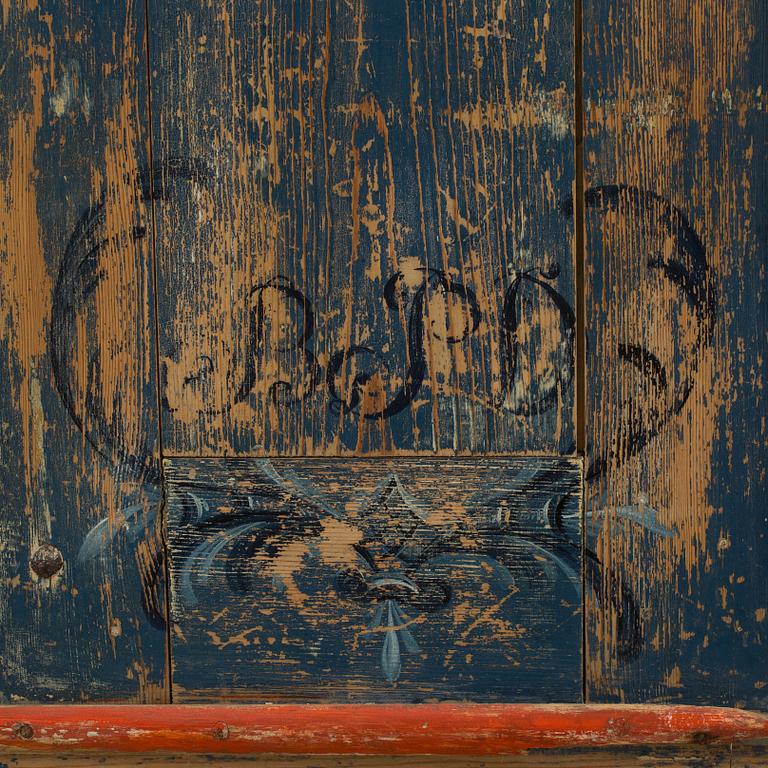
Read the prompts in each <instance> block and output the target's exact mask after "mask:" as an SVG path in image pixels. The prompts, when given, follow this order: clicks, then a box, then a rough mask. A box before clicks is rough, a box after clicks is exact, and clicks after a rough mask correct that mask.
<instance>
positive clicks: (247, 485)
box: [165, 457, 582, 702]
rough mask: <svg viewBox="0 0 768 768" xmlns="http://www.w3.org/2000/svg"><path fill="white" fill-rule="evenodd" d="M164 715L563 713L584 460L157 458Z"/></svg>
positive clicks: (574, 620) (574, 687) (573, 642)
mask: <svg viewBox="0 0 768 768" xmlns="http://www.w3.org/2000/svg"><path fill="white" fill-rule="evenodd" d="M165 471H166V475H167V481H168V494H167V510H168V543H169V551H170V563H171V580H172V617H173V618H172V620H173V627H172V651H173V653H172V656H173V676H174V701H184V700H194V699H216V698H224V699H230V698H241V699H249V700H253V701H284V700H291V701H359V702H377V701H406V702H418V701H427V700H435V699H467V700H472V701H513V700H522V701H577V700H579V699H580V698H581V652H580V651H581V586H582V572H581V563H582V553H581V537H580V529H581V464H580V462H578V461H576V460H567V459H553V458H539V457H531V458H527V459H506V458H504V459H502V458H494V459H491V458H489V459H485V460H464V459H451V460H434V459H430V460H418V459H397V460H384V459H378V460H355V459H352V460H350V459H346V460H322V459H295V460H287V459H251V460H214V459H210V460H205V459H188V460H184V459H169V460H166V462H165Z"/></svg>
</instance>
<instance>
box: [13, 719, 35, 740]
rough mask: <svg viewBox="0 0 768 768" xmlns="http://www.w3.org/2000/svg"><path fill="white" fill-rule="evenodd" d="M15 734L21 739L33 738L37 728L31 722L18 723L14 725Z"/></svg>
mask: <svg viewBox="0 0 768 768" xmlns="http://www.w3.org/2000/svg"><path fill="white" fill-rule="evenodd" d="M13 735H14V736H17V737H18V738H20V739H31V738H32V737H33V736H34V735H35V730H34V728H32V726H31V725H30V724H29V723H16V725H14V726H13Z"/></svg>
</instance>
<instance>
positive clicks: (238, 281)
mask: <svg viewBox="0 0 768 768" xmlns="http://www.w3.org/2000/svg"><path fill="white" fill-rule="evenodd" d="M152 8H153V16H152V33H151V37H152V43H151V50H152V69H153V75H154V83H153V99H154V104H155V109H154V117H153V123H154V136H155V138H156V141H155V144H156V146H155V156H156V157H157V158H158V162H159V163H160V164H161V166H162V169H163V172H162V179H161V181H160V189H161V191H162V194H161V197H162V201H163V202H162V204H159V205H158V210H157V222H158V228H157V233H158V264H159V280H160V289H159V307H160V315H161V322H160V328H161V335H160V351H161V376H162V382H163V395H164V399H165V406H166V409H165V412H164V418H165V423H166V427H167V428H166V429H164V433H165V438H164V440H165V449H166V451H167V452H168V453H169V454H193V455H232V454H254V455H264V454H275V455H278V454H279V455H313V454H321V455H338V454H363V453H397V452H409V451H413V450H419V451H430V452H432V451H435V452H451V453H452V452H465V453H466V452H484V451H491V452H494V451H509V450H515V451H538V452H555V453H562V452H569V451H571V450H572V449H573V445H574V419H573V402H574V398H573V364H574V361H573V336H574V314H573V309H572V307H573V296H574V278H573V272H574V270H573V256H572V242H571V241H572V230H573V227H572V223H571V218H572V217H571V216H570V215H568V214H567V213H566V212H565V211H564V209H563V208H562V207H561V205H560V204H561V202H562V201H563V200H564V199H566V198H567V197H568V196H569V195H570V194H571V192H572V184H573V178H574V173H573V138H572V116H573V66H572V65H573V42H572V41H573V15H572V6H571V3H570V2H560V3H557V4H556V6H554V7H553V5H552V4H551V3H550V2H548V1H546V0H526V1H525V2H511V1H508V0H479V1H478V0H473V1H472V2H470V0H446V1H445V2H442V3H433V2H426V1H422V2H401V3H392V2H385V1H384V0H354V2H347V1H346V0H306V1H304V2H299V0H270V2H263V3H246V2H240V1H239V0H228V1H227V2H223V3H213V4H192V3H187V2H185V1H184V0H157V2H153V3H152Z"/></svg>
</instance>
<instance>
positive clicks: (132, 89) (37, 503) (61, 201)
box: [0, 2, 165, 702]
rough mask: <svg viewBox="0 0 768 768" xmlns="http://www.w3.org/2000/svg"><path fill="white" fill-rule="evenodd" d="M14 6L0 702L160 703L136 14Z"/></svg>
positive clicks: (5, 205)
mask: <svg viewBox="0 0 768 768" xmlns="http://www.w3.org/2000/svg"><path fill="white" fill-rule="evenodd" d="M23 5H24V4H16V3H12V4H9V5H7V6H6V8H5V13H4V17H3V19H2V22H0V40H1V41H2V42H0V50H2V51H3V53H2V56H1V57H0V58H2V65H0V72H2V74H1V75H0V82H1V83H2V87H1V90H2V93H3V97H2V99H0V147H1V148H2V149H0V189H2V193H0V194H2V197H3V199H2V202H1V203H0V211H2V214H1V215H2V217H3V223H2V224H0V230H1V231H2V234H0V274H1V275H2V280H3V284H2V286H0V295H1V296H2V300H1V303H2V311H0V318H2V319H1V320H0V360H2V365H1V366H0V371H1V372H0V425H1V426H0V541H1V542H2V544H0V659H1V660H2V662H1V663H0V701H2V702H18V701H20V700H25V699H26V700H32V701H82V700H115V699H127V698H132V699H133V700H137V701H162V700H164V697H165V690H164V684H165V631H164V626H163V625H164V620H163V602H164V601H163V592H162V571H161V570H158V568H157V563H160V562H162V558H161V557H160V555H159V552H160V545H159V541H158V540H157V539H156V538H155V536H154V534H153V528H152V526H151V524H150V521H151V518H152V517H153V515H154V508H155V507H156V505H157V501H158V496H159V491H157V490H156V489H153V485H152V483H153V482H154V483H157V481H158V473H157V464H156V463H155V461H156V452H157V442H158V441H157V426H156V424H157V419H156V396H155V386H154V380H155V368H154V359H153V355H152V352H153V333H152V322H151V319H152V314H151V307H152V302H153V298H152V295H151V280H150V277H151V263H150V260H149V254H150V249H149V247H148V241H149V237H150V235H151V233H149V232H148V231H147V228H148V216H147V215H146V207H144V208H143V209H142V206H141V197H142V194H141V182H140V179H139V170H140V169H141V168H142V167H143V166H145V165H146V162H147V157H146V153H145V144H144V141H145V139H146V131H145V98H146V71H145V69H146V67H145V63H146V59H145V56H144V53H143V51H144V47H143V46H144V36H143V32H144V23H145V19H144V14H143V7H142V6H141V4H139V5H138V6H136V5H134V4H130V3H129V4H121V3H115V4H107V5H105V4H102V3H89V4H86V5H85V6H82V7H80V6H71V5H65V4H62V3H59V2H41V3H35V4H29V5H30V8H29V9H26V8H23V7H22V6H23ZM31 6H34V7H31ZM107 518H109V521H108V522H107ZM101 520H104V521H105V522H104V523H102V525H101V526H100V527H99V529H98V532H97V533H96V534H93V535H91V538H90V540H89V541H90V545H91V546H90V547H86V550H88V549H90V550H91V551H90V556H86V554H87V553H86V552H84V551H83V550H82V549H81V548H82V547H83V545H84V543H85V542H86V539H87V536H88V534H89V531H90V530H91V529H92V527H93V526H95V525H97V524H98V522H99V521H101ZM45 545H50V547H54V548H55V549H51V548H50V547H46V546H45ZM46 552H47V553H48V556H47V557H46V556H45V554H46Z"/></svg>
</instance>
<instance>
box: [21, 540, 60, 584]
mask: <svg viewBox="0 0 768 768" xmlns="http://www.w3.org/2000/svg"><path fill="white" fill-rule="evenodd" d="M29 566H30V568H32V570H33V571H34V572H35V573H36V574H37V575H38V576H40V578H42V579H50V578H51V577H52V576H54V575H55V574H57V573H58V572H59V571H60V570H61V569H62V568H63V567H64V558H63V557H62V554H61V552H59V550H58V549H57V548H56V547H54V546H53V544H41V545H40V546H39V547H38V548H37V549H36V550H35V553H34V554H33V555H32V559H31V560H30V561H29Z"/></svg>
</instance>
